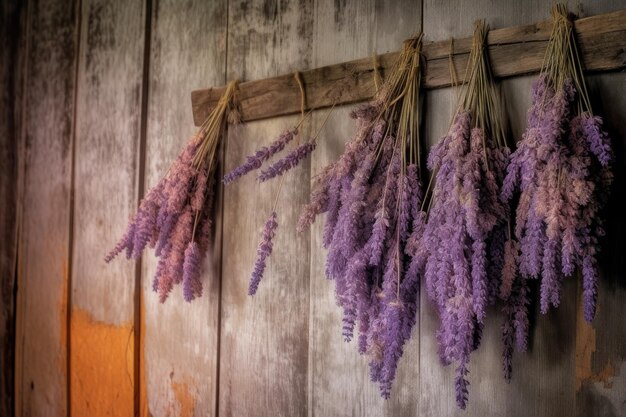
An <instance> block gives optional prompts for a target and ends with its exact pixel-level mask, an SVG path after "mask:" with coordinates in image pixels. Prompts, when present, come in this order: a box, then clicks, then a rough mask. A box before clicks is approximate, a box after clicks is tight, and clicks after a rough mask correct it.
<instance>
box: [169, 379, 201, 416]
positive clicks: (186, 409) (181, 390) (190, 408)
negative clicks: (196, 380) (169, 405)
mask: <svg viewBox="0 0 626 417" xmlns="http://www.w3.org/2000/svg"><path fill="white" fill-rule="evenodd" d="M171 385H172V391H174V395H175V396H176V402H177V403H178V406H179V408H180V413H179V414H178V417H193V415H194V412H195V411H196V398H195V397H194V396H193V394H191V392H189V385H187V383H185V382H182V383H177V382H174V381H172V383H171Z"/></svg>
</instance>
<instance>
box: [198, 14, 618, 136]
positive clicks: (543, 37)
mask: <svg viewBox="0 0 626 417" xmlns="http://www.w3.org/2000/svg"><path fill="white" fill-rule="evenodd" d="M574 27H575V30H576V35H577V37H578V42H579V46H580V50H581V53H582V55H583V61H584V65H585V69H586V70H589V71H609V70H618V69H622V68H624V67H626V53H625V45H626V9H623V10H619V11H616V12H612V13H606V14H600V15H596V16H591V17H586V18H582V19H578V20H576V21H575V22H574ZM551 29H552V22H551V21H543V22H540V23H535V24H530V25H524V26H515V27H509V28H504V29H494V30H491V31H490V32H489V35H488V38H487V43H488V45H489V55H490V59H491V64H492V67H493V72H494V75H495V76H496V77H498V78H506V77H511V76H516V75H523V74H530V73H534V72H538V71H539V70H540V69H541V65H542V63H543V58H544V53H545V49H546V46H547V43H548V39H549V37H550V31H551ZM471 44H472V37H467V38H462V39H455V40H454V51H452V55H453V60H454V67H455V68H456V72H457V74H458V76H459V78H460V79H463V77H464V73H465V67H466V66H467V61H468V58H469V51H470V48H471ZM450 53H451V51H450V40H445V41H438V42H429V43H426V44H424V46H423V48H422V55H423V57H424V60H425V62H426V64H425V70H424V77H423V80H424V81H423V83H424V84H423V87H424V88H426V89H435V88H443V87H449V86H450V85H451V80H450V67H449V55H450ZM397 55H398V52H390V53H386V54H382V55H380V56H379V64H380V70H382V71H383V74H384V71H385V70H387V69H389V68H390V67H391V66H392V65H393V63H394V61H395V59H396V57H397ZM302 78H303V80H304V86H305V91H306V97H307V104H308V106H307V110H308V109H311V108H313V109H321V108H325V107H330V106H332V105H333V104H339V105H341V104H350V103H356V102H359V101H365V100H368V99H371V98H372V91H373V87H374V71H373V67H372V59H371V58H369V57H368V58H363V59H359V60H355V61H350V62H344V63H340V64H335V65H328V66H325V67H321V68H316V69H312V70H308V71H303V72H302ZM224 89H225V87H218V88H208V89H202V90H195V91H192V92H191V104H192V110H193V119H194V124H195V125H196V126H200V125H201V124H202V122H203V121H204V120H205V119H206V117H207V115H208V114H209V112H210V111H211V109H212V108H213V107H214V106H215V104H216V103H217V101H218V100H219V98H220V96H221V95H222V93H223V92H224ZM238 98H239V103H240V106H241V114H242V120H243V121H250V120H258V119H265V118H268V117H276V116H284V115H288V114H294V113H299V112H300V89H299V87H298V85H297V83H296V81H295V80H294V77H293V74H285V75H280V76H277V77H273V78H266V79H263V80H256V81H247V82H242V83H241V84H239V95H238Z"/></svg>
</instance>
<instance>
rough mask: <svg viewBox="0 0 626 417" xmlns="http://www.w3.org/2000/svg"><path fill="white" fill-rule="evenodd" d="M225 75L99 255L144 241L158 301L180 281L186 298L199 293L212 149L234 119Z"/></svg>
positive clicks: (207, 239)
mask: <svg viewBox="0 0 626 417" xmlns="http://www.w3.org/2000/svg"><path fill="white" fill-rule="evenodd" d="M236 90H237V82H236V81H231V82H230V83H229V84H228V86H227V88H226V91H225V92H224V95H223V96H222V97H221V98H220V100H219V102H218V103H217V105H216V107H215V108H214V109H213V110H212V111H211V113H210V114H209V116H208V117H207V119H206V120H205V122H204V123H203V124H202V126H201V127H200V129H199V131H198V132H197V133H196V134H195V135H194V136H193V137H192V138H191V140H190V141H189V142H188V144H187V146H186V147H185V148H184V149H183V151H182V153H181V154H180V155H179V157H178V158H177V159H176V161H175V162H174V164H172V166H171V167H170V168H169V170H168V171H167V173H166V174H165V176H164V177H163V178H162V179H161V180H160V181H159V182H158V183H157V185H155V186H154V187H153V188H152V189H150V191H148V193H147V195H146V196H145V197H144V198H143V200H142V201H141V203H140V205H139V209H138V210H137V213H136V214H135V215H134V216H133V218H132V219H131V220H130V222H129V224H128V226H127V229H126V232H125V234H124V236H123V237H122V238H121V239H120V241H119V242H118V243H117V245H116V246H115V248H114V249H113V250H112V251H111V252H110V253H109V254H108V255H107V257H106V258H105V260H106V261H107V262H110V261H111V260H112V259H113V258H114V257H115V256H117V255H118V254H119V253H121V252H122V251H124V250H125V251H126V256H127V258H138V257H140V256H141V254H142V252H143V250H144V249H145V247H146V246H150V247H151V248H154V249H155V254H156V255H157V257H159V262H158V266H157V271H156V275H155V277H154V281H153V289H154V291H156V292H158V294H159V298H160V300H161V302H164V301H165V300H166V299H167V297H168V295H169V293H170V292H171V290H172V288H173V286H174V284H179V283H182V285H183V296H184V298H185V300H186V301H191V300H193V299H194V298H196V297H199V296H201V295H202V281H201V264H202V260H203V258H204V256H205V255H206V252H207V251H208V249H209V246H210V243H211V235H212V211H213V203H214V196H215V193H214V185H215V180H214V177H215V172H216V167H217V164H218V161H217V152H218V149H219V145H220V143H221V141H222V139H223V137H224V135H225V130H226V124H227V122H231V123H236V122H238V121H239V112H238V109H237V107H236V105H235V101H234V97H235V94H236Z"/></svg>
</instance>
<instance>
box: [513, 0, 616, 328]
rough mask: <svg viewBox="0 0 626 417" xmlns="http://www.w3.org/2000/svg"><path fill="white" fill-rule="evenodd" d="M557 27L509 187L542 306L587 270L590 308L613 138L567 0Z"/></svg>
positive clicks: (557, 12)
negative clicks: (594, 100)
mask: <svg viewBox="0 0 626 417" xmlns="http://www.w3.org/2000/svg"><path fill="white" fill-rule="evenodd" d="M552 15H553V22H554V23H553V29H552V34H551V36H550V41H549V44H548V48H547V50H546V56H545V59H544V64H543V68H542V70H541V74H540V76H539V78H538V79H537V80H536V81H535V82H534V84H533V103H532V107H531V108H530V110H529V111H528V126H527V128H526V132H525V133H524V135H523V137H522V140H521V141H520V142H519V144H518V148H517V150H516V151H515V152H514V153H513V154H512V155H511V162H510V165H509V168H508V172H507V176H506V179H505V182H504V187H503V190H502V195H503V197H504V198H505V199H506V200H510V199H511V198H512V197H513V195H514V194H517V193H519V204H518V207H517V213H516V227H515V236H516V237H517V239H518V241H519V243H520V258H519V272H520V274H521V275H522V276H523V277H525V278H529V279H539V278H540V279H541V287H540V307H541V312H542V313H546V312H547V311H548V309H549V308H550V306H554V307H558V305H559V303H560V298H561V286H562V281H563V278H564V277H566V276H571V275H573V273H574V271H575V269H576V267H578V268H579V269H580V270H581V272H582V279H583V305H584V316H585V319H586V320H587V321H591V320H592V319H593V317H594V314H595V304H596V296H597V277H598V272H597V259H596V257H597V250H598V249H597V248H598V240H599V238H600V237H601V236H602V235H603V234H604V230H603V227H602V218H601V217H600V210H601V208H602V207H603V206H604V204H605V203H606V201H607V198H608V193H609V188H610V184H611V182H612V173H611V168H610V164H611V160H612V158H613V154H612V150H611V141H610V139H609V137H608V135H607V134H606V133H605V132H604V130H603V128H602V119H601V118H599V117H597V116H593V115H592V113H591V107H590V104H589V97H588V95H587V89H586V86H585V80H584V76H583V71H582V64H581V60H580V57H579V54H578V49H577V46H576V39H575V34H574V31H573V24H572V22H571V21H570V19H569V16H568V13H567V9H566V7H565V6H564V5H562V4H559V5H556V6H555V7H554V8H553V10H552Z"/></svg>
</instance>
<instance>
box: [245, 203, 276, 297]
mask: <svg viewBox="0 0 626 417" xmlns="http://www.w3.org/2000/svg"><path fill="white" fill-rule="evenodd" d="M277 219H278V216H277V215H276V212H275V211H274V212H272V214H271V216H270V218H269V219H268V220H267V222H265V227H264V228H263V236H262V239H261V242H260V243H259V247H258V248H257V259H256V262H255V264H254V270H253V271H252V276H251V277H250V285H249V287H248V295H254V294H256V291H257V289H258V288H259V283H260V282H261V278H263V272H264V271H265V263H266V261H267V258H268V257H269V256H270V255H271V254H272V247H273V243H272V239H273V238H274V235H275V234H276V228H277V227H278V222H277V221H276V220H277Z"/></svg>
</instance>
